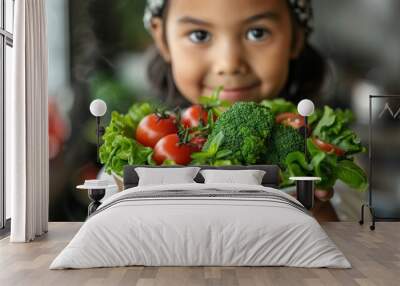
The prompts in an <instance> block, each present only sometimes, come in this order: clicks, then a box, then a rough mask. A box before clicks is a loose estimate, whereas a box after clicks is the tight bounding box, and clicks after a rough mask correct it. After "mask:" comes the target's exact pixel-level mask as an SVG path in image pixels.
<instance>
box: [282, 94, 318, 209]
mask: <svg viewBox="0 0 400 286" xmlns="http://www.w3.org/2000/svg"><path fill="white" fill-rule="evenodd" d="M297 111H298V112H299V114H300V115H301V116H303V117H304V127H303V135H304V156H305V157H306V158H307V138H308V130H307V117H308V116H310V115H311V114H313V113H314V103H313V102H312V101H311V100H309V99H303V100H302V101H300V102H299V104H298V105H297ZM289 179H290V180H292V181H296V194H297V199H298V200H299V202H301V203H302V204H303V205H304V207H305V208H306V209H311V208H313V206H314V188H315V184H314V182H315V181H320V180H321V178H320V177H308V176H306V177H290V178H289Z"/></svg>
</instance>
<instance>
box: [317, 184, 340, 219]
mask: <svg viewBox="0 0 400 286" xmlns="http://www.w3.org/2000/svg"><path fill="white" fill-rule="evenodd" d="M333 194H334V189H333V188H330V189H327V190H323V189H315V191H314V197H315V201H314V207H313V208H312V209H311V212H312V213H313V215H314V217H315V218H316V219H317V220H318V221H319V222H322V221H338V217H337V215H336V212H335V210H334V209H333V207H332V205H331V203H330V202H329V200H330V199H331V198H332V197H333Z"/></svg>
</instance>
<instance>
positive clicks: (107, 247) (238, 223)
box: [50, 183, 351, 269]
mask: <svg viewBox="0 0 400 286" xmlns="http://www.w3.org/2000/svg"><path fill="white" fill-rule="evenodd" d="M138 194H139V195H138ZM166 194H168V195H166ZM171 194H172V195H171ZM193 194H198V195H193ZM128 265H145V266H211V265H212V266H292V267H330V268H350V267H351V265H350V263H349V262H348V260H347V259H346V258H345V257H344V255H343V254H342V252H341V251H340V250H339V249H338V248H337V247H336V245H335V244H334V243H333V242H332V241H331V239H330V238H329V237H328V236H327V234H326V233H325V232H324V230H323V229H322V228H321V226H320V225H319V224H318V222H317V221H316V220H315V219H314V218H313V217H312V216H311V215H309V214H308V213H307V211H306V210H305V209H304V208H302V206H301V204H300V203H299V202H298V201H297V200H295V199H294V198H293V197H291V196H289V195H287V194H285V193H284V192H281V191H279V190H277V189H274V188H270V187H264V186H261V185H259V186H257V185H244V184H198V183H191V184H174V185H164V186H161V185H158V186H138V187H134V188H129V189H127V190H125V191H123V192H120V193H117V194H115V195H113V196H111V197H109V198H107V199H106V200H105V201H104V202H103V204H102V205H101V206H100V208H99V209H98V211H96V213H95V214H94V215H92V216H91V217H89V218H88V219H87V221H86V222H85V223H84V224H83V226H82V227H81V229H80V230H79V232H78V233H77V234H76V235H75V237H74V238H73V239H72V241H71V242H70V243H69V244H68V246H67V247H66V248H65V249H64V250H63V251H62V252H61V253H60V254H59V255H58V256H57V257H56V259H55V260H54V261H53V262H52V264H51V265H50V269H64V268H91V267H115V266H128Z"/></svg>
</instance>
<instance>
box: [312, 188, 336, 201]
mask: <svg viewBox="0 0 400 286" xmlns="http://www.w3.org/2000/svg"><path fill="white" fill-rule="evenodd" d="M314 196H315V198H316V199H318V200H319V201H321V202H327V201H329V200H330V199H331V198H332V197H333V188H330V189H327V190H324V189H315V191H314Z"/></svg>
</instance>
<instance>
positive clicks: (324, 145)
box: [313, 138, 345, 157]
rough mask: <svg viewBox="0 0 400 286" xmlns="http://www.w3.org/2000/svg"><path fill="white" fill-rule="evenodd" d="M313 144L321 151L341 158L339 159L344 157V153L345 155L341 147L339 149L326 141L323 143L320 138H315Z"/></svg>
mask: <svg viewBox="0 0 400 286" xmlns="http://www.w3.org/2000/svg"><path fill="white" fill-rule="evenodd" d="M313 143H314V144H315V146H317V147H318V148H319V149H320V150H322V151H324V152H326V153H330V154H332V153H335V154H336V156H339V157H340V156H343V155H344V153H345V151H344V150H342V149H340V148H339V147H337V146H335V145H333V144H330V143H327V142H325V141H322V140H321V139H318V138H313Z"/></svg>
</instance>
